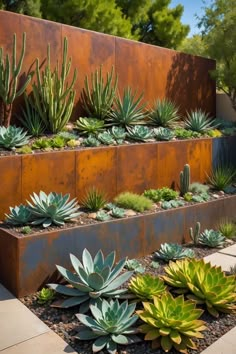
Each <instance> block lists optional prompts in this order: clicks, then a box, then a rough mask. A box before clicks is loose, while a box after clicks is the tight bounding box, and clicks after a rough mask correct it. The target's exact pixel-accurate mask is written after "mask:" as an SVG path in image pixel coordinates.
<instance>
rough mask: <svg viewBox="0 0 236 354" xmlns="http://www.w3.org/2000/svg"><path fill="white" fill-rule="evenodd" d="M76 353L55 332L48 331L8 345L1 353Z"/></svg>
mask: <svg viewBox="0 0 236 354" xmlns="http://www.w3.org/2000/svg"><path fill="white" fill-rule="evenodd" d="M47 353H48V354H65V353H70V354H77V353H76V352H75V351H74V350H73V349H72V348H71V347H70V346H69V345H68V344H67V343H66V342H64V341H63V340H62V339H61V338H60V337H59V336H58V335H57V334H55V333H54V332H52V331H50V332H48V333H44V334H41V335H39V336H37V337H34V338H32V339H30V340H27V341H25V342H22V343H19V344H17V345H14V346H12V347H9V348H7V349H5V350H3V351H2V352H1V354H47Z"/></svg>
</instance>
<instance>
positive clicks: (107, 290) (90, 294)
mask: <svg viewBox="0 0 236 354" xmlns="http://www.w3.org/2000/svg"><path fill="white" fill-rule="evenodd" d="M70 260H71V263H72V266H73V268H74V273H73V272H71V271H69V270H67V269H66V268H63V267H61V266H57V269H58V271H59V273H60V274H61V275H62V276H63V278H64V279H65V280H66V281H67V282H68V283H69V286H67V285H61V284H48V286H49V287H50V288H51V289H53V290H55V291H57V292H58V293H60V294H63V295H67V296H70V298H68V299H66V300H64V301H62V303H61V304H60V307H63V308H67V307H72V306H76V305H80V304H83V303H84V304H83V306H81V307H80V312H86V310H88V306H89V303H90V300H91V299H92V300H93V302H96V301H97V299H98V298H99V297H117V296H119V295H121V294H124V293H126V292H127V289H125V288H122V289H119V288H120V286H121V285H122V284H123V283H125V282H126V281H127V280H128V279H129V278H130V277H131V276H132V274H133V272H125V273H123V274H120V273H121V271H122V269H123V268H124V266H125V262H126V259H125V258H124V259H122V260H120V261H119V262H118V263H117V264H116V265H115V266H114V263H115V252H111V253H110V254H109V255H108V256H107V257H106V258H104V255H103V253H102V251H101V250H100V251H98V253H97V254H96V255H95V257H94V259H93V258H92V256H91V254H90V253H89V251H88V250H87V249H84V251H83V254H82V262H80V261H79V259H78V258H77V257H76V256H74V255H73V254H71V255H70Z"/></svg>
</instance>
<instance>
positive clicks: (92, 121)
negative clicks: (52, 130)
mask: <svg viewBox="0 0 236 354" xmlns="http://www.w3.org/2000/svg"><path fill="white" fill-rule="evenodd" d="M75 124H76V125H75V128H77V129H78V130H79V131H80V132H81V133H84V134H96V133H98V132H100V131H101V130H103V129H104V126H105V122H104V121H103V120H101V119H97V118H82V117H81V118H79V119H78V120H77V121H76V123H75Z"/></svg>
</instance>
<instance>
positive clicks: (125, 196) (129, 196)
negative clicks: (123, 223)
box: [114, 192, 153, 212]
mask: <svg viewBox="0 0 236 354" xmlns="http://www.w3.org/2000/svg"><path fill="white" fill-rule="evenodd" d="M114 201H115V203H116V204H117V205H118V206H120V207H122V208H125V209H133V210H135V211H138V212H143V211H144V210H150V209H151V208H152V206H153V204H152V202H151V200H150V199H148V198H146V197H144V196H142V195H139V194H135V193H131V192H124V193H121V194H119V195H118V196H117V197H116V198H115V199H114Z"/></svg>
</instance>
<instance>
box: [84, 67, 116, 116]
mask: <svg viewBox="0 0 236 354" xmlns="http://www.w3.org/2000/svg"><path fill="white" fill-rule="evenodd" d="M113 74H114V68H113V67H112V70H111V72H110V73H109V72H108V73H107V76H106V82H105V81H104V79H103V75H102V66H100V69H99V70H96V71H95V73H92V74H91V84H92V88H91V89H90V85H89V79H88V76H86V77H85V89H84V91H83V94H82V100H83V106H84V109H85V110H86V112H87V113H88V115H89V116H90V117H94V118H97V119H101V120H105V119H106V118H107V117H108V116H109V114H110V112H111V108H112V105H113V101H114V98H115V94H116V89H117V83H118V77H117V75H116V76H115V80H114V84H113Z"/></svg>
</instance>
